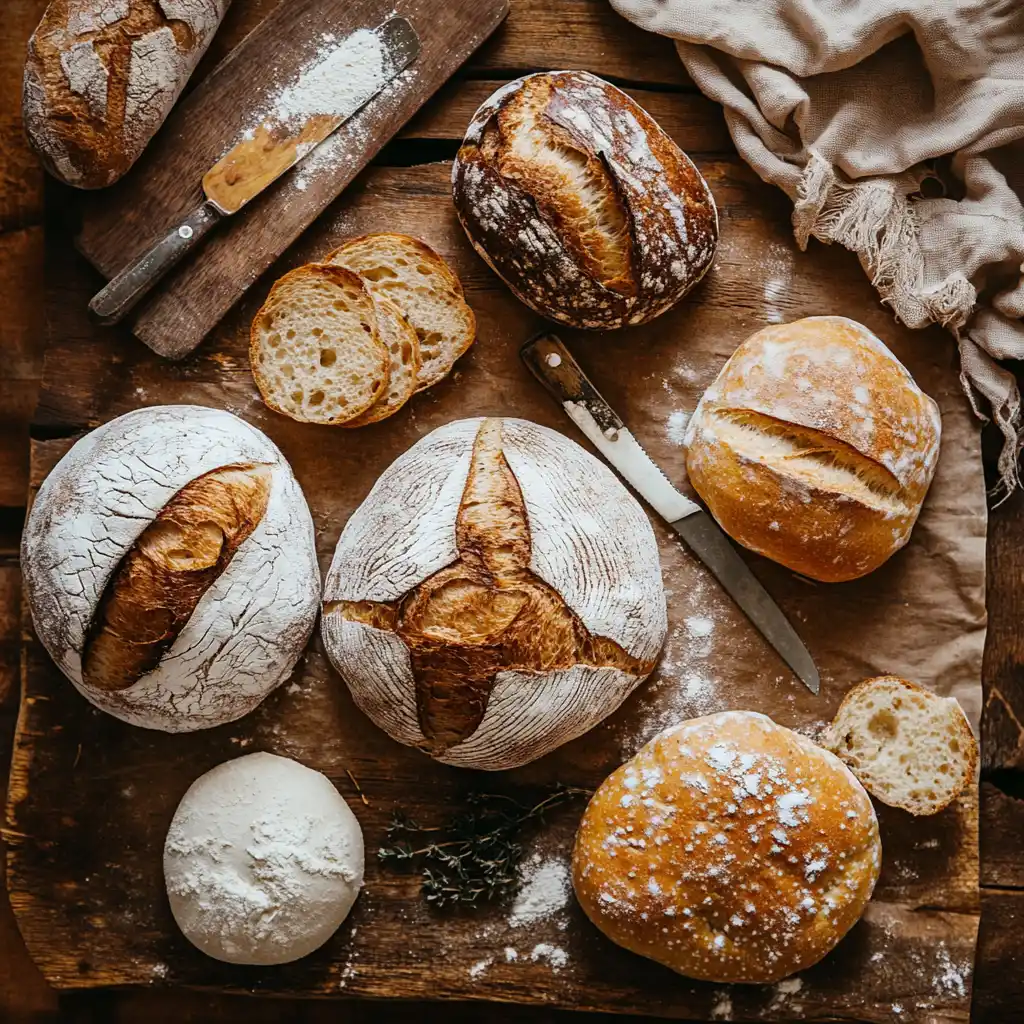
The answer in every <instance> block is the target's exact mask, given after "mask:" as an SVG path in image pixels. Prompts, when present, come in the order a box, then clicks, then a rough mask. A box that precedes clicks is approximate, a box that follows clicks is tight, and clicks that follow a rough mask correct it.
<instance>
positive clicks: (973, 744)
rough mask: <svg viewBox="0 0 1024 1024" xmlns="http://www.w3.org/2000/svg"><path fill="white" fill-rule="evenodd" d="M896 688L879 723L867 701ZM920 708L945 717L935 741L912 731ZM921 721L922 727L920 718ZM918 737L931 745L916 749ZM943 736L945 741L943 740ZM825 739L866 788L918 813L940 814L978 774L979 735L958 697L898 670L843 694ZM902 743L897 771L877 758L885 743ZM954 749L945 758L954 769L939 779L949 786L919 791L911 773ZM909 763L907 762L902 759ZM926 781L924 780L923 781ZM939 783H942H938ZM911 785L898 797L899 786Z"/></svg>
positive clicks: (886, 800) (865, 681) (884, 800)
mask: <svg viewBox="0 0 1024 1024" xmlns="http://www.w3.org/2000/svg"><path fill="white" fill-rule="evenodd" d="M890 692H891V693H894V698H893V700H891V701H888V700H884V699H883V702H882V707H881V709H880V710H881V716H882V721H881V722H879V723H878V724H877V725H876V723H875V716H874V714H873V713H872V712H873V711H875V710H879V709H874V708H872V707H870V706H869V704H870V703H871V698H872V697H876V696H878V697H882V695H883V694H887V693H890ZM915 711H916V712H917V714H918V715H920V714H921V712H927V713H929V714H930V715H931V716H938V715H943V716H944V717H945V736H944V737H943V738H942V739H941V740H939V741H938V742H936V738H935V737H934V736H932V735H930V734H928V735H924V736H921V737H920V738H918V737H915V736H911V735H910V734H909V733H910V727H911V725H912V722H911V719H913V718H914V717H915ZM913 724H917V725H918V726H919V727H920V723H913ZM915 740H917V742H918V743H920V742H925V743H927V744H928V749H927V750H917V749H915ZM943 740H944V743H943ZM822 745H823V746H825V747H827V748H828V749H829V750H831V751H832V753H834V754H835V755H836V756H837V757H839V758H840V759H841V760H842V761H844V762H845V763H846V765H847V766H848V767H849V768H850V770H851V771H852V772H853V774H854V775H856V776H857V778H858V779H859V780H860V781H861V783H862V784H863V786H864V788H865V789H867V791H868V792H869V793H870V794H871V795H872V796H873V797H875V798H876V799H878V800H880V801H881V802H882V803H883V804H887V805H888V806H890V807H899V808H900V809H902V810H904V811H908V812H909V813H910V814H914V815H930V814H938V813H939V812H940V811H944V810H945V809H946V808H947V807H948V806H949V805H950V804H951V803H953V801H954V800H956V799H957V797H959V796H960V794H961V793H962V792H963V791H964V790H965V789H966V788H967V786H968V785H970V783H971V782H972V781H973V780H974V779H975V777H976V775H977V771H978V741H977V740H976V739H975V738H974V733H973V731H972V730H971V725H970V722H968V720H967V716H966V715H965V714H964V711H963V708H962V707H961V706H960V703H959V702H958V701H957V699H956V698H955V697H940V696H939V695H938V694H936V693H932V692H931V690H927V689H925V688H924V687H923V686H918V685H917V684H916V683H912V682H910V681H909V680H907V679H901V678H900V677H899V676H877V677H875V678H873V679H865V680H864V681H863V682H860V683H858V684H857V685H856V686H855V687H853V689H852V690H850V692H849V693H847V695H846V696H845V697H844V698H843V702H842V704H840V705H839V710H838V711H837V712H836V714H835V717H834V718H833V719H832V723H831V724H830V725H829V727H828V729H826V730H825V734H824V736H823V738H822ZM890 745H898V746H899V747H900V750H901V753H900V756H899V757H898V759H897V765H896V766H895V771H896V773H897V774H890V772H891V771H893V768H890V767H888V766H886V765H885V764H881V765H878V766H877V767H876V765H875V764H874V763H873V761H874V760H875V759H877V758H878V755H879V753H881V752H883V751H884V750H885V748H886V747H887V746H890ZM945 750H948V751H950V755H949V757H948V759H947V760H946V761H945V764H946V765H947V766H948V767H951V768H952V769H953V770H952V772H951V773H949V774H943V777H942V779H937V780H932V785H933V786H934V783H935V782H936V781H937V782H939V783H940V786H941V787H944V788H945V792H944V793H943V794H942V795H938V794H937V793H935V792H934V789H933V790H932V791H930V792H921V793H915V791H914V789H913V783H912V781H911V779H912V777H913V776H916V775H917V773H918V772H919V770H920V768H921V766H922V764H924V762H925V761H928V760H934V759H936V757H937V756H939V757H941V753H940V751H945ZM905 761H906V762H909V766H907V767H904V762H905ZM922 784H923V785H924V784H925V783H923V782H922ZM935 788H939V787H935ZM902 789H908V790H909V791H908V792H907V795H906V796H905V797H904V798H902V799H901V798H900V796H899V795H898V793H897V790H902Z"/></svg>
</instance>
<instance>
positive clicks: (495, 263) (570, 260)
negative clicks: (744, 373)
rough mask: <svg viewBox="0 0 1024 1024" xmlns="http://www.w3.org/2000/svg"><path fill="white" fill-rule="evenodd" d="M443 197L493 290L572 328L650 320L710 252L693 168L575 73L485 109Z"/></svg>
mask: <svg viewBox="0 0 1024 1024" xmlns="http://www.w3.org/2000/svg"><path fill="white" fill-rule="evenodd" d="M452 192H453V196H454V199H455V209H456V210H457V211H458V215H459V219H460V220H461V221H462V226H463V227H464V228H465V229H466V233H467V234H468V235H469V238H470V241H471V242H472V243H473V246H474V247H475V248H476V250H477V252H479V253H480V255H481V256H483V258H484V259H485V260H486V261H487V262H488V263H489V264H490V266H491V267H492V268H493V269H494V270H495V271H496V272H497V273H498V274H500V275H501V277H502V278H504V280H505V283H506V284H508V286H509V287H510V288H511V289H512V290H513V291H514V292H515V293H516V295H517V296H518V297H519V298H520V299H521V300H522V301H523V302H525V303H526V304H527V305H528V306H530V307H532V308H533V309H535V310H536V311H537V312H538V313H540V314H541V315H542V316H547V317H551V318H552V319H553V320H558V321H560V322H561V323H566V324H570V325H572V326H574V327H593V328H610V327H623V326H625V325H626V324H639V323H643V322H645V321H647V320H651V319H653V318H654V317H656V316H658V315H659V314H661V313H664V312H665V310H667V309H668V308H669V307H670V306H672V305H673V304H674V303H676V302H678V301H679V300H680V299H681V298H682V297H683V296H684V295H685V294H686V293H687V292H688V291H689V290H690V289H691V288H692V287H693V286H694V285H695V284H696V283H697V282H698V281H699V280H700V279H701V278H702V277H703V276H704V274H705V272H706V271H707V269H708V267H710V266H711V261H712V259H713V258H714V254H715V248H716V246H717V244H718V213H717V210H716V208H715V201H714V198H713V197H712V195H711V190H710V189H709V188H708V186H707V183H706V182H705V181H704V179H703V178H702V177H701V175H700V173H699V172H698V171H697V168H696V167H694V165H693V163H692V162H691V161H690V159H689V158H688V157H687V156H686V154H685V153H683V151H682V150H681V149H679V147H678V146H677V145H676V144H675V143H674V142H673V141H672V140H671V139H670V138H669V137H668V136H667V135H666V134H665V133H664V132H663V131H662V129H661V128H660V127H659V126H658V124H657V122H655V120H654V119H653V118H652V117H651V116H650V115H649V114H648V113H647V112H646V111H645V110H643V109H642V108H641V107H640V106H638V105H637V103H635V102H634V101H633V100H632V99H631V98H630V97H629V96H627V95H626V94H625V93H624V92H622V91H621V90H619V89H616V88H615V86H613V85H610V84H609V83H608V82H605V81H602V80H601V79H600V78H597V77H596V76H595V75H591V74H588V73H587V72H585V71H550V72H544V73H542V74H536V75H527V76H526V77H525V78H519V79H516V81H514V82H511V83H509V84H508V85H505V86H503V87H502V88H500V89H499V90H498V91H497V92H495V93H494V95H493V96H491V97H490V98H489V99H488V100H486V101H485V102H484V104H483V105H482V106H481V107H480V109H479V110H478V111H477V112H476V114H475V116H474V117H473V120H472V122H471V123H470V126H469V129H468V130H467V132H466V138H465V141H464V142H463V145H462V148H461V149H460V150H459V153H458V156H457V157H456V159H455V165H454V167H453V169H452Z"/></svg>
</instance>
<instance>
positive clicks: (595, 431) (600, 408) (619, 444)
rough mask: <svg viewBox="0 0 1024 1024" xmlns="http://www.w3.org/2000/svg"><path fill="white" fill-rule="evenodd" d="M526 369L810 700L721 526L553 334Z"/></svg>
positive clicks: (788, 638) (809, 670)
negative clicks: (675, 480) (683, 490)
mask: <svg viewBox="0 0 1024 1024" xmlns="http://www.w3.org/2000/svg"><path fill="white" fill-rule="evenodd" d="M520 355H521V356H522V359H523V362H524V363H526V366H527V368H528V369H529V370H530V372H531V373H532V374H533V375H534V376H535V377H536V378H537V380H539V381H540V382H541V384H543V385H544V387H545V389H546V390H547V391H548V393H549V394H551V395H552V396H553V397H554V399H555V401H557V402H558V403H559V404H560V405H561V406H562V408H563V409H564V410H565V411H566V413H567V414H568V416H569V418H570V419H571V420H572V421H573V423H575V424H576V426H577V427H579V428H580V430H582V431H583V433H584V434H586V436H587V438H588V439H589V440H590V441H591V442H592V443H593V445H594V446H595V447H596V448H597V450H598V451H599V452H600V453H601V454H602V455H603V456H604V457H605V458H606V459H607V460H608V461H609V462H610V463H611V464H612V465H613V466H614V467H615V468H616V469H617V470H618V472H619V474H620V475H621V476H622V477H623V478H624V479H625V480H626V481H627V483H629V484H630V485H631V486H632V487H633V489H634V490H635V491H636V492H637V493H638V494H639V495H640V496H641V497H642V498H644V499H645V500H646V501H647V503H648V504H649V505H650V506H651V507H652V508H653V509H654V511H655V512H657V513H658V515H660V516H661V518H662V519H664V520H665V522H667V523H668V524H669V526H671V527H672V529H673V530H675V531H676V533H678V534H679V536H680V537H682V539H683V540H684V541H685V542H686V545H687V546H688V547H689V548H690V550H691V551H693V553H694V554H695V555H696V556H697V557H698V558H699V559H700V560H701V561H702V562H703V563H704V564H705V565H706V566H707V567H708V569H710V570H711V573H712V574H713V575H714V577H715V578H716V579H717V580H718V582H719V583H720V584H721V585H722V587H723V588H724V589H725V591H726V592H727V593H728V594H729V596H730V597H731V598H732V599H733V600H734V601H735V602H736V604H738V605H739V606H740V608H741V609H742V611H743V612H744V614H745V615H746V616H747V618H749V619H750V621H751V622H752V623H753V624H754V625H755V626H756V627H757V628H758V629H759V630H760V631H761V633H762V634H763V635H764V637H765V639H766V640H767V641H768V642H769V643H770V644H771V645H772V647H774V648H775V650H776V651H777V652H778V653H779V656H780V657H781V658H782V660H783V661H785V662H786V664H787V665H789V667H790V668H791V669H792V670H793V671H794V672H795V673H796V675H797V676H798V677H799V679H800V681H801V682H802V683H803V684H804V685H805V686H806V687H807V689H808V690H810V691H811V693H813V694H817V693H818V689H819V687H820V679H819V677H818V670H817V668H816V667H815V665H814V660H813V659H812V658H811V655H810V652H809V651H808V650H807V648H806V647H805V646H804V643H803V641H802V640H801V639H800V637H799V636H797V634H796V631H795V630H794V629H793V627H792V626H791V625H790V623H789V620H788V619H787V618H786V616H785V615H784V614H783V613H782V609H781V608H779V606H778V605H777V604H776V603H775V601H774V600H773V599H772V597H771V595H770V594H769V593H768V591H767V590H765V589H764V587H762V586H761V584H760V583H759V582H758V581H757V578H756V577H755V576H754V574H753V573H752V572H751V571H750V569H749V567H748V566H747V563H746V562H744V561H743V559H742V558H741V557H740V555H739V553H738V552H737V551H736V549H735V548H734V547H733V545H732V543H731V542H730V541H729V539H728V538H727V537H726V535H725V534H724V533H723V532H722V529H721V527H719V525H718V524H717V523H716V522H715V521H714V519H712V518H711V516H710V515H709V514H708V513H707V512H705V511H704V509H703V508H701V506H700V505H698V504H697V503H696V502H694V501H691V500H690V499H689V498H687V497H686V496H685V495H683V494H680V493H679V491H677V490H676V488H675V487H673V485H672V484H671V483H670V482H669V480H668V478H667V477H666V476H665V474H664V473H663V472H662V471H661V470H660V469H659V468H658V466H657V465H656V464H655V462H654V461H653V460H652V459H651V457H650V456H649V455H648V454H647V452H645V451H644V450H643V448H642V447H641V446H640V444H639V442H638V441H637V439H636V438H635V437H634V436H633V435H632V434H631V433H630V432H629V430H628V429H627V428H626V425H625V424H624V423H623V422H622V420H621V419H619V417H618V416H617V415H616V414H615V412H614V411H613V410H612V408H611V406H610V405H609V404H608V403H607V402H606V401H605V400H604V399H603V398H602V397H601V395H600V394H599V393H598V391H597V388H595V387H594V385H593V384H591V383H590V381H589V380H588V379H587V377H586V374H584V372H583V371H582V370H581V369H580V367H579V364H578V363H577V362H576V360H575V359H573V357H572V355H571V354H570V352H569V350H568V349H567V348H566V347H565V346H564V345H563V344H562V343H561V341H559V340H558V338H556V337H555V335H553V334H547V333H546V334H540V335H538V336H537V337H535V338H532V339H531V340H530V341H528V342H527V343H526V344H525V345H524V346H523V347H522V349H521V350H520Z"/></svg>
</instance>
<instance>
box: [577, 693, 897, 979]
mask: <svg viewBox="0 0 1024 1024" xmlns="http://www.w3.org/2000/svg"><path fill="white" fill-rule="evenodd" d="M880 864H881V844H880V841H879V837H878V823H877V821H876V819H875V813H874V809H873V808H872V806H871V801H870V799H869V798H868V795H867V793H866V792H865V791H864V789H863V788H862V787H861V785H860V784H859V783H858V782H857V780H856V779H855V778H854V777H853V775H852V774H851V773H850V772H849V770H848V769H847V768H846V767H845V766H844V765H843V764H842V762H840V761H839V760H838V759H837V758H836V757H834V756H833V755H832V754H830V753H829V752H828V751H825V750H822V749H821V748H820V747H818V746H816V745H815V744H814V743H812V742H811V741H810V740H808V739H806V738H805V737H803V736H801V735H799V734H798V733H795V732H793V731H791V730H789V729H786V728H783V727H782V726H779V725H776V724H775V723H774V722H772V721H771V719H769V718H767V717H765V716H764V715H760V714H756V713H754V712H744V711H727V712H722V713H720V714H715V715H709V716H706V717H704V718H696V719H692V720H690V721H688V722H683V723H682V724H680V725H678V726H676V727H674V728H672V729H669V730H667V731H665V732H663V733H662V734H661V735H660V736H658V737H656V738H655V739H654V740H652V741H651V742H650V743H649V744H647V746H645V747H644V748H643V749H641V750H640V752H639V753H638V754H637V755H636V756H635V757H634V758H633V759H632V760H630V761H627V762H626V763H625V764H624V765H622V767H621V768H619V769H617V770H616V771H615V772H613V773H612V774H611V775H610V776H609V777H608V778H607V779H606V780H605V781H604V782H603V783H602V784H601V786H600V787H599V788H598V790H597V792H596V793H595V794H594V797H593V799H592V800H591V802H590V804H589V806H588V807H587V810H586V812H585V813H584V816H583V820H582V823H581V825H580V829H579V833H578V835H577V838H576V848H575V851H574V856H573V885H574V888H575V890H576V895H577V897H578V899H579V901H580V904H581V905H582V907H583V909H584V911H585V912H586V913H587V916H588V917H589V918H590V919H591V920H592V921H593V922H594V924H595V925H597V927H598V928H600V929H601V930H602V931H603V932H604V933H605V934H606V935H607V936H608V937H609V938H611V939H612V940H613V941H614V942H616V943H618V944H619V945H621V946H624V947H625V948H627V949H629V950H632V951H633V952H635V953H639V954H641V955H643V956H647V957H650V958H651V959H653V960H657V961H658V962H659V963H662V964H665V965H666V966H668V967H671V968H672V969H673V970H675V971H678V972H679V973H680V974H685V975H687V976H688V977H692V978H699V979H703V980H707V981H717V982H754V983H764V982H775V981H779V980H780V979H782V978H785V977H787V976H789V975H791V974H794V973H796V972H797V971H800V970H803V969H804V968H806V967H810V966H811V965H812V964H814V963H817V962H818V961H819V960H820V959H821V958H822V957H823V956H825V955H826V954H827V953H828V952H829V951H830V950H831V949H832V948H833V947H834V946H835V945H836V943H838V942H839V940H840V939H841V938H842V937H843V936H844V935H845V934H846V933H847V931H849V929H850V928H851V927H852V926H853V925H854V923H855V922H856V921H857V920H858V919H859V917H860V915H861V913H862V912H863V910H864V907H865V905H866V903H867V901H868V899H869V898H870V896H871V893H872V890H873V889H874V886H875V882H876V881H877V879H878V874H879V868H880Z"/></svg>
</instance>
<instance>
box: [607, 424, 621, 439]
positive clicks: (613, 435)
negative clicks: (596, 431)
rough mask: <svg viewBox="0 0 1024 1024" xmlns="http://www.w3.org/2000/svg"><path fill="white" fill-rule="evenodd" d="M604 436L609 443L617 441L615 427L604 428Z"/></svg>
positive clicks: (617, 436) (617, 434)
mask: <svg viewBox="0 0 1024 1024" xmlns="http://www.w3.org/2000/svg"><path fill="white" fill-rule="evenodd" d="M604 436H605V437H607V438H608V440H609V441H618V439H619V432H618V430H616V429H615V427H605V428H604Z"/></svg>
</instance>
